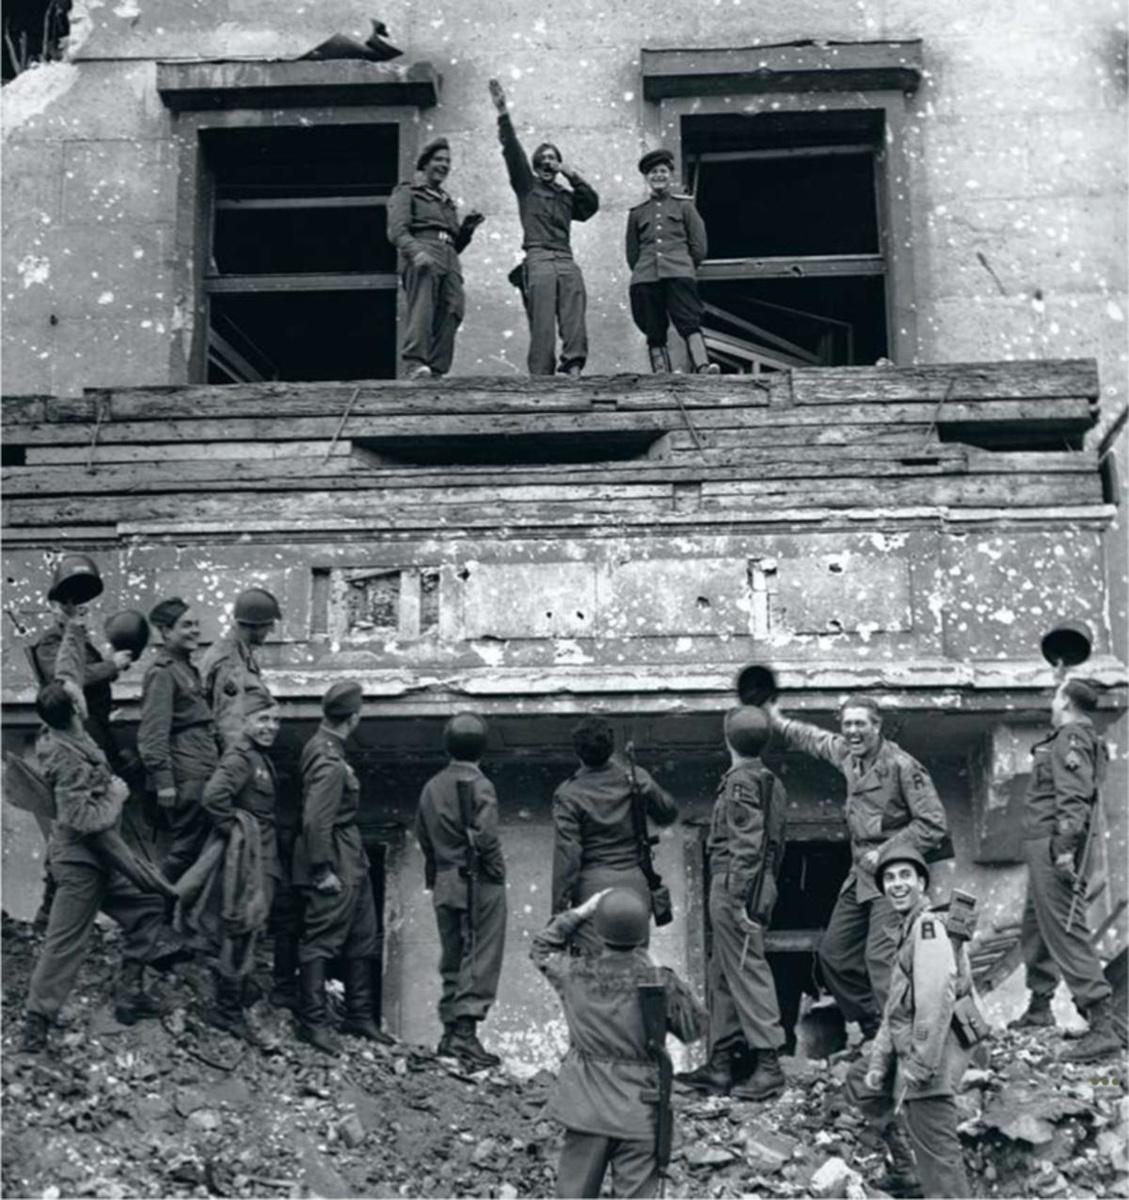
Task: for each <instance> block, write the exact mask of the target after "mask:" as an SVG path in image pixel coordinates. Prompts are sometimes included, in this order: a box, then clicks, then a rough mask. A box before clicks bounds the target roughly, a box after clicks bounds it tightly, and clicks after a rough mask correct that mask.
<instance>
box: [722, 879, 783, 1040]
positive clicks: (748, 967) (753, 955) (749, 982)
mask: <svg viewBox="0 0 1129 1200" xmlns="http://www.w3.org/2000/svg"><path fill="white" fill-rule="evenodd" d="M741 906H742V902H741V901H740V900H739V899H737V898H735V897H733V896H731V895H730V894H729V891H728V889H727V888H726V886H725V881H724V880H722V879H714V881H713V882H712V884H711V885H710V922H711V925H712V927H713V951H712V953H713V956H714V957H715V958H717V959H718V962H719V965H720V973H721V975H722V977H723V979H724V986H725V989H726V991H728V993H729V996H730V997H731V998H732V1003H733V1006H734V1008H735V1010H736V1013H737V1020H738V1021H739V1022H740V1025H741V1031H742V1032H743V1033H744V1035H745V1041H746V1042H748V1044H749V1045H750V1046H752V1047H753V1049H756V1050H775V1049H777V1048H778V1047H780V1046H782V1045H783V1044H784V1030H783V1029H782V1028H781V1026H780V1009H779V1006H778V1005H777V1002H776V983H775V981H774V980H773V978H772V970H771V968H770V967H769V965H768V960H767V959H766V958H765V955H764V930H763V929H761V930H757V931H755V932H752V933H748V934H747V933H746V931H745V930H744V929H743V928H742V926H741V923H740V909H741ZM711 1044H712V1027H711Z"/></svg>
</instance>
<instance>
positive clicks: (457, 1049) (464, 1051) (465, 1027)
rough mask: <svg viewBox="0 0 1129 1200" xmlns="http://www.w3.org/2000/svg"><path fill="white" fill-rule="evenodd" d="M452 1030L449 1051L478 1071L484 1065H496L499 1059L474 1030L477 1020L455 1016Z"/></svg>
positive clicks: (499, 1061)
mask: <svg viewBox="0 0 1129 1200" xmlns="http://www.w3.org/2000/svg"><path fill="white" fill-rule="evenodd" d="M454 1025H455V1028H454V1032H453V1033H452V1034H451V1040H450V1043H449V1045H450V1049H451V1053H452V1054H454V1055H455V1056H456V1057H457V1058H459V1059H461V1060H462V1061H463V1062H464V1063H465V1064H466V1065H467V1066H468V1067H470V1069H471V1070H472V1071H480V1070H482V1069H483V1068H484V1067H496V1066H498V1065H499V1064H500V1063H501V1061H502V1060H501V1059H500V1058H499V1057H498V1056H497V1055H496V1054H491V1053H490V1051H489V1050H487V1049H486V1047H485V1046H484V1045H483V1044H482V1043H481V1042H480V1041H479V1040H478V1034H477V1032H476V1031H475V1026H476V1025H477V1022H476V1021H475V1019H474V1018H473V1017H457V1018H456V1019H455V1023H454Z"/></svg>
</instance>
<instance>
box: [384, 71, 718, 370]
mask: <svg viewBox="0 0 1129 1200" xmlns="http://www.w3.org/2000/svg"><path fill="white" fill-rule="evenodd" d="M490 95H491V98H492V100H493V102H494V106H495V108H496V109H497V112H498V137H499V139H500V141H501V143H502V155H503V158H504V160H505V164H506V169H507V172H508V174H509V180H510V186H511V187H512V188H513V191H514V195H515V196H516V198H517V203H518V214H519V216H520V219H521V228H522V250H523V251H524V258H523V260H522V262H521V264H520V265H519V266H517V267H516V268H515V269H514V270H513V271H512V272H511V273H510V275H509V279H510V281H511V282H512V283H513V284H514V285H515V286H516V287H517V288H518V289H519V291H520V292H521V297H522V302H523V304H524V307H525V311H526V316H527V318H528V321H529V357H528V364H529V373H530V374H531V375H552V374H554V373H556V372H560V373H562V374H565V375H570V376H573V377H577V376H579V375H580V373H581V372H582V371H583V369H584V365H585V363H586V362H587V359H588V330H587V324H586V318H585V310H586V303H587V300H586V293H585V288H584V276H583V275H582V273H581V271H580V268H579V267H578V266H577V264H576V261H575V259H574V258H573V256H572V242H571V231H572V222H573V221H587V220H588V219H589V218H590V217H592V216H594V215H595V214H596V212H598V211H599V207H600V198H599V196H598V195H597V193H596V190H595V189H594V188H593V187H592V185H591V184H590V183H589V182H588V181H587V180H586V179H584V178H583V176H582V175H581V174H580V172H579V171H577V170H576V169H575V168H573V167H572V166H570V165H568V164H566V163H565V161H564V158H563V157H562V155H561V151H560V149H559V148H558V147H557V146H556V145H554V144H553V143H552V142H542V143H541V144H540V145H539V146H537V148H536V149H535V150H534V151H533V154H532V156H529V157H527V156H526V153H525V150H524V149H523V148H522V146H521V143H520V141H519V140H518V136H517V133H516V132H515V130H514V126H513V121H512V119H511V117H510V114H509V110H508V106H507V102H506V95H505V92H504V90H503V88H502V85H501V84H500V83H499V82H498V81H497V80H496V79H492V80H491V81H490ZM450 171H451V146H450V143H449V142H448V140H447V139H446V138H443V137H440V138H436V139H434V140H433V141H431V142H428V144H427V145H426V146H424V148H423V150H422V151H421V152H420V154H419V157H418V158H417V160H416V178H415V179H414V180H413V181H412V182H411V183H403V184H401V185H400V186H399V187H397V188H396V189H395V191H394V192H393V193H392V196H391V198H390V200H389V203H388V239H389V241H390V242H391V243H392V245H393V246H395V247H396V249H397V250H398V251H399V256H398V258H399V274H400V281H401V284H402V286H403V289H404V295H405V300H406V309H407V323H406V327H405V333H404V344H403V360H404V374H405V375H406V376H407V377H408V378H409V379H424V378H429V377H431V376H438V375H445V374H447V372H448V371H449V370H450V369H451V361H452V359H453V357H454V352H455V335H456V333H457V332H458V328H459V325H460V324H461V323H462V319H463V314H464V311H465V298H464V293H463V277H462V268H461V266H460V265H459V255H460V254H461V253H462V251H463V250H465V249H466V247H467V246H469V245H470V242H471V239H472V237H473V236H474V231H475V230H476V229H477V228H478V226H479V225H481V224H482V222H483V221H484V220H485V218H484V217H483V215H482V214H481V213H480V212H477V211H471V212H469V213H467V214H466V216H464V217H463V218H462V220H460V219H459V215H458V208H457V206H456V204H455V202H454V200H453V199H452V198H451V196H450V195H449V194H448V193H447V191H446V190H445V188H444V187H443V184H444V183H445V182H446V180H447V177H448V175H449V174H450ZM639 171H640V173H641V174H642V175H643V176H644V178H645V179H646V181H647V187H648V196H647V198H646V199H645V200H644V201H643V202H642V203H640V204H638V205H636V206H635V207H634V208H632V209H631V211H630V212H629V213H628V219H627V233H626V255H627V265H628V266H629V267H630V269H631V284H630V289H629V295H630V299H631V315H632V318H633V319H634V321H635V324H636V325H637V326H638V328H639V329H640V330H641V331H642V332H643V333H644V335H645V336H646V338H647V348H648V352H649V354H650V360H651V369H652V370H653V371H655V372H661V371H670V369H671V362H670V353H669V350H668V347H667V336H668V331H669V329H670V326H671V324H673V325H674V327H675V329H676V330H677V331H678V333H679V334H680V335H681V336H682V337H683V338H685V340H686V349H687V352H688V354H689V357H690V363H691V366H692V368H693V370H694V371H695V372H697V373H699V374H711V375H716V374H718V373H719V368H718V366H717V364H716V363H711V362H710V359H709V355H708V354H707V352H706V344H705V340H704V338H703V336H702V316H703V311H704V310H703V307H702V301H701V298H700V296H699V294H698V284H697V269H698V267H699V265H700V264H701V263H702V262H703V260H704V259H705V257H706V252H707V242H706V227H705V224H704V223H703V221H702V218H701V215H700V214H699V213H698V210H697V209H696V208H695V207H694V201H693V200H692V198H691V197H689V196H681V195H676V194H675V193H674V192H673V191H672V186H673V183H674V155H673V154H672V153H671V152H670V151H669V150H664V149H658V150H651V151H649V152H648V153H646V154H644V155H643V157H642V158H641V159H640V160H639ZM558 330H559V335H560V338H559V340H560V346H559V356H558V344H557V343H558Z"/></svg>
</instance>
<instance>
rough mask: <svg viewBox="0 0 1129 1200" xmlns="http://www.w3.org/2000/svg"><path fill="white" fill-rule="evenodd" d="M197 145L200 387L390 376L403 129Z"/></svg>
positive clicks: (327, 129) (257, 133) (205, 136)
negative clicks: (203, 374)
mask: <svg viewBox="0 0 1129 1200" xmlns="http://www.w3.org/2000/svg"><path fill="white" fill-rule="evenodd" d="M200 137H201V148H202V151H203V162H204V176H205V178H204V183H205V186H204V188H203V195H204V198H205V199H204V204H205V210H206V211H205V212H204V214H203V216H204V221H205V235H206V237H207V253H206V256H205V262H206V264H207V269H206V272H205V276H204V282H203V289H204V294H205V299H206V302H207V308H208V368H207V378H208V382H209V383H232V382H247V381H256V380H264V379H265V380H274V379H280V380H316V379H381V378H394V377H395V374H396V255H395V250H394V249H393V248H392V246H390V245H389V243H388V238H387V203H388V196H389V195H390V193H391V191H392V188H393V187H394V186H395V184H396V181H397V175H398V173H399V158H398V155H399V130H398V127H397V126H396V125H394V124H387V125H385V124H381V125H365V124H360V125H330V126H312V127H308V126H302V127H290V126H287V127H275V128H254V129H217V130H205V131H203V132H202V133H201V135H200Z"/></svg>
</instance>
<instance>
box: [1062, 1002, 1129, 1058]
mask: <svg viewBox="0 0 1129 1200" xmlns="http://www.w3.org/2000/svg"><path fill="white" fill-rule="evenodd" d="M1086 1017H1087V1018H1088V1020H1089V1022H1090V1028H1089V1029H1088V1030H1086V1032H1085V1033H1084V1034H1083V1035H1082V1037H1080V1038H1079V1039H1078V1041H1076V1042H1075V1043H1074V1045H1073V1046H1067V1047H1066V1049H1065V1050H1063V1051H1062V1053H1061V1054H1059V1056H1058V1057H1059V1061H1060V1062H1078V1063H1085V1062H1095V1061H1096V1060H1097V1059H1099V1058H1105V1057H1106V1055H1107V1054H1119V1053H1120V1052H1121V1039H1120V1038H1119V1037H1118V1036H1117V1034H1116V1032H1115V1031H1114V1028H1113V1005H1112V1004H1111V1002H1110V998H1109V997H1108V996H1106V997H1105V999H1104V1000H1099V1001H1098V1002H1097V1003H1096V1004H1092V1005H1090V1008H1089V1010H1088V1012H1087V1013H1086Z"/></svg>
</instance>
